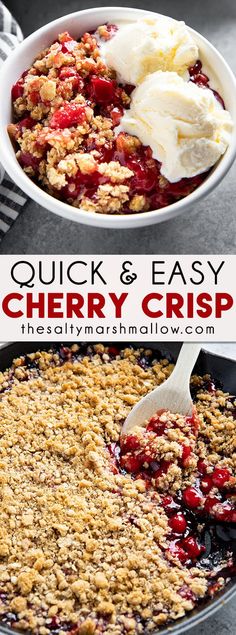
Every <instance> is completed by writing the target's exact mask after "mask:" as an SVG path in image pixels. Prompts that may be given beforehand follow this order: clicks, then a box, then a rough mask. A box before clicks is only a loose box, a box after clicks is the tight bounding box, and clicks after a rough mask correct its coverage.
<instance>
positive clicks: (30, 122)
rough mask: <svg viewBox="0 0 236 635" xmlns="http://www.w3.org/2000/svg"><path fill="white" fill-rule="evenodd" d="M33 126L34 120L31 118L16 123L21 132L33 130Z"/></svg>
mask: <svg viewBox="0 0 236 635" xmlns="http://www.w3.org/2000/svg"><path fill="white" fill-rule="evenodd" d="M34 125H35V121H34V119H32V118H31V117H25V118H24V119H21V121H19V122H18V124H17V127H18V128H19V130H20V131H21V132H22V130H23V128H27V129H31V128H33V126H34Z"/></svg>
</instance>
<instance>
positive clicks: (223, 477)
mask: <svg viewBox="0 0 236 635" xmlns="http://www.w3.org/2000/svg"><path fill="white" fill-rule="evenodd" d="M230 477H231V474H230V471H229V470H228V469H227V468H226V467H225V468H224V467H223V468H219V467H215V469H214V472H213V474H212V482H213V485H215V487H218V489H221V488H222V487H224V485H225V483H227V482H228V481H229V479H230Z"/></svg>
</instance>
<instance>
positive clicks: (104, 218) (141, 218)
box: [0, 6, 236, 229]
mask: <svg viewBox="0 0 236 635" xmlns="http://www.w3.org/2000/svg"><path fill="white" fill-rule="evenodd" d="M117 12H120V13H121V15H122V17H125V15H127V16H128V14H129V16H132V15H133V16H135V17H138V16H140V17H141V16H144V15H149V16H150V15H151V16H153V15H156V16H158V15H163V14H158V12H155V11H146V10H145V9H136V8H134V7H121V6H114V7H110V6H105V7H98V8H90V9H83V10H81V11H75V12H73V13H69V14H66V15H64V16H61V17H60V18H57V19H56V20H52V21H51V22H48V23H47V24H46V25H44V26H42V27H40V28H39V29H37V30H36V31H34V32H33V33H32V34H31V35H29V36H28V37H27V38H26V39H25V40H24V41H23V42H22V43H21V44H20V45H19V46H18V47H17V48H16V49H15V51H13V52H12V53H11V54H10V55H9V58H8V59H7V60H6V61H5V62H4V64H3V66H2V69H1V71H0V82H1V85H3V86H4V83H5V81H6V78H8V77H9V73H10V72H11V68H12V66H13V65H14V60H15V59H16V58H17V57H18V56H19V52H20V55H21V56H23V54H24V51H25V50H27V49H28V47H29V46H30V45H31V44H32V43H34V42H35V41H37V40H38V38H40V36H41V35H43V34H46V33H48V34H49V33H50V31H51V30H52V29H54V28H55V27H57V26H58V29H60V26H62V25H63V23H64V21H65V20H67V19H70V20H71V19H72V20H73V18H74V19H78V17H79V16H81V15H82V14H83V15H94V16H97V17H98V19H99V16H100V15H101V14H102V15H104V13H109V15H110V17H109V18H108V19H109V20H111V19H112V15H115V14H117ZM165 17H168V16H165ZM103 19H104V18H103ZM116 19H117V18H116ZM96 21H97V20H96ZM188 29H189V31H190V32H191V33H192V34H193V36H194V35H195V36H196V37H197V39H198V40H200V41H201V42H202V44H203V46H204V47H207V48H208V50H209V51H210V52H211V54H212V55H214V56H215V59H218V60H219V62H220V63H221V64H222V65H223V66H224V68H225V71H226V73H227V77H228V81H229V82H231V86H232V88H233V93H234V95H235V104H236V78H235V76H234V74H233V72H232V70H231V68H230V67H229V65H228V63H227V62H226V61H225V59H224V58H223V56H222V55H221V53H220V52H219V51H218V50H217V49H216V48H215V47H214V46H213V44H211V42H209V40H207V39H206V38H205V37H204V36H203V35H201V33H199V32H198V31H196V30H194V29H192V28H191V27H188ZM216 74H217V73H216ZM0 111H1V106H0ZM234 119H235V120H234V127H233V131H232V135H231V139H230V144H229V146H228V148H227V150H226V152H225V154H224V155H223V156H222V157H221V158H220V159H219V161H218V163H217V164H216V165H215V166H213V168H212V170H211V172H210V174H209V175H208V176H207V177H206V179H205V180H204V181H203V183H202V184H201V185H199V186H198V187H197V188H196V189H195V190H194V191H193V192H192V193H191V194H188V195H187V196H185V197H184V198H182V199H180V200H179V201H177V202H175V203H172V204H171V205H167V206H166V207H164V208H161V209H159V210H152V211H150V212H140V213H134V214H120V215H119V214H101V213H97V212H88V211H86V210H83V208H82V207H80V208H76V207H73V206H72V205H69V204H68V203H65V202H64V201H61V200H59V199H56V198H55V197H53V196H52V195H51V194H48V193H47V192H46V191H44V190H43V189H42V188H41V187H40V186H39V185H37V184H36V183H34V182H33V181H32V180H31V179H30V178H29V177H28V176H27V174H26V173H25V172H24V171H23V169H22V168H21V166H20V165H19V163H18V162H17V159H16V157H15V158H14V157H13V154H12V143H11V140H10V138H9V136H8V132H7V130H6V126H5V123H3V121H2V119H1V118H0V138H1V141H2V143H1V149H0V159H1V157H2V162H3V165H4V167H5V169H6V171H7V173H8V174H9V176H10V177H11V178H12V179H13V180H14V181H15V182H16V183H17V185H19V187H20V188H21V189H22V190H23V191H24V192H25V193H26V194H27V195H28V196H29V197H30V198H31V199H33V200H34V201H36V202H37V203H39V204H40V205H42V206H43V207H44V208H46V209H48V210H50V211H51V212H53V213H55V214H57V215H59V216H62V217H64V218H65V219H67V220H73V221H76V222H81V223H83V224H85V225H91V226H97V227H101V228H102V227H104V228H106V227H110V228H114V229H115V228H129V227H139V226H145V225H150V224H153V223H159V222H163V221H165V220H169V219H171V218H173V217H175V216H179V215H180V214H181V213H183V212H184V211H186V209H187V208H189V207H192V206H193V205H194V204H195V203H196V202H197V201H200V200H201V199H202V198H203V197H204V196H206V195H207V194H209V193H210V192H211V191H212V190H213V189H214V188H215V187H216V186H217V185H218V184H219V182H220V181H221V180H222V179H223V177H224V176H225V175H226V173H227V172H228V170H229V169H230V167H231V165H232V163H233V161H234V159H235V157H236V111H235V116H234Z"/></svg>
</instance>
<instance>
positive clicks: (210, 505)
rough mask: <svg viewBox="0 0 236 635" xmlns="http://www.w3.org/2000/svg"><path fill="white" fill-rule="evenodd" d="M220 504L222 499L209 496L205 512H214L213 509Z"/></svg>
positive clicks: (205, 504)
mask: <svg viewBox="0 0 236 635" xmlns="http://www.w3.org/2000/svg"><path fill="white" fill-rule="evenodd" d="M219 503H220V499H219V498H217V497H216V496H207V498H206V500H205V503H204V510H205V511H206V512H207V513H209V512H211V511H212V509H213V507H214V506H215V505H219Z"/></svg>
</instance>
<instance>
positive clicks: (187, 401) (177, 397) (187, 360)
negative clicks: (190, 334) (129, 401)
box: [122, 343, 201, 435]
mask: <svg viewBox="0 0 236 635" xmlns="http://www.w3.org/2000/svg"><path fill="white" fill-rule="evenodd" d="M200 350H201V344H198V343H194V344H193V343H185V344H183V345H182V348H181V351H180V353H179V357H178V360H177V362H176V365H175V368H174V370H173V372H172V373H171V375H170V376H169V377H168V379H166V381H165V382H164V383H163V384H161V385H160V386H157V388H155V389H154V390H152V391H151V392H150V393H148V394H147V395H145V397H143V398H142V399H141V400H140V401H139V402H138V403H137V404H136V405H135V406H134V408H132V410H131V412H130V413H129V415H128V417H127V419H126V420H125V422H124V425H123V428H122V435H123V434H129V433H130V431H131V430H132V429H133V428H134V427H137V426H145V424H146V422H147V420H148V419H150V418H151V417H152V416H153V415H155V414H156V413H158V412H160V411H162V412H163V410H166V411H169V412H172V413H173V414H175V413H178V414H180V415H184V416H191V415H192V414H193V402H192V397H191V394H190V377H191V372H192V370H193V367H194V365H195V362H196V360H197V358H198V355H199V353H200Z"/></svg>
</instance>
